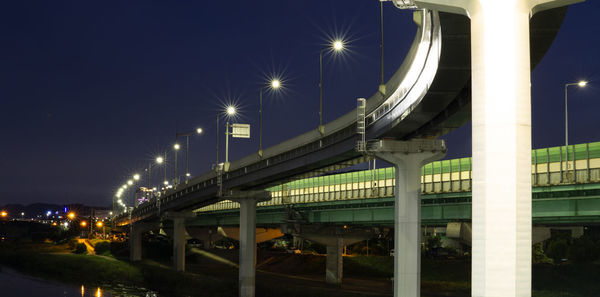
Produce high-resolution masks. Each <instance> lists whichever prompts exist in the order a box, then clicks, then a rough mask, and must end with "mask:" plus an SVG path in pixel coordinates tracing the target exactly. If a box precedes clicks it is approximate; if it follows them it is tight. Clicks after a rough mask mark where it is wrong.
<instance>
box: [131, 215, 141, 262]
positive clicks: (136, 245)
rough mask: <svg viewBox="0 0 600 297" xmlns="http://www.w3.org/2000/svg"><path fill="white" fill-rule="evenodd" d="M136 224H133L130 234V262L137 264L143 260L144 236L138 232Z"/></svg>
mask: <svg viewBox="0 0 600 297" xmlns="http://www.w3.org/2000/svg"><path fill="white" fill-rule="evenodd" d="M136 227H137V226H136V224H135V223H134V224H131V226H130V228H131V230H130V232H129V261H131V262H135V261H140V260H142V235H143V232H141V231H140V230H137V229H138V228H136Z"/></svg>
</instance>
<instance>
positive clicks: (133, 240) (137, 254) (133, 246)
mask: <svg viewBox="0 0 600 297" xmlns="http://www.w3.org/2000/svg"><path fill="white" fill-rule="evenodd" d="M129 228H130V229H129V261H131V262H135V261H140V260H142V237H143V235H144V233H145V232H148V231H152V230H158V229H159V228H160V226H159V224H158V223H156V224H153V223H131V224H130V225H129Z"/></svg>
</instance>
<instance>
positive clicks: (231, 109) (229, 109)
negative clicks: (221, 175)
mask: <svg viewBox="0 0 600 297" xmlns="http://www.w3.org/2000/svg"><path fill="white" fill-rule="evenodd" d="M225 111H226V113H227V117H228V118H231V117H233V116H235V114H236V110H235V107H234V106H233V105H229V106H227V109H226V110H225ZM230 134H231V133H229V120H228V121H227V123H226V125H225V168H224V169H225V171H228V170H229V135H230Z"/></svg>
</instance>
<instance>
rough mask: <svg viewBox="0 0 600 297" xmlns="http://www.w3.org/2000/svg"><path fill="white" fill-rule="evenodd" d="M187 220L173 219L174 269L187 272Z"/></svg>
mask: <svg viewBox="0 0 600 297" xmlns="http://www.w3.org/2000/svg"><path fill="white" fill-rule="evenodd" d="M185 243H186V242H185V218H174V219H173V268H174V269H175V271H185Z"/></svg>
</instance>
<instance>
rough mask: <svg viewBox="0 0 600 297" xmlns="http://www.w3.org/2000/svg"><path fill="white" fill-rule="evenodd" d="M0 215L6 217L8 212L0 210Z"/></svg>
mask: <svg viewBox="0 0 600 297" xmlns="http://www.w3.org/2000/svg"><path fill="white" fill-rule="evenodd" d="M0 216H1V217H3V218H6V216H8V212H6V211H4V210H3V211H2V212H0Z"/></svg>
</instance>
